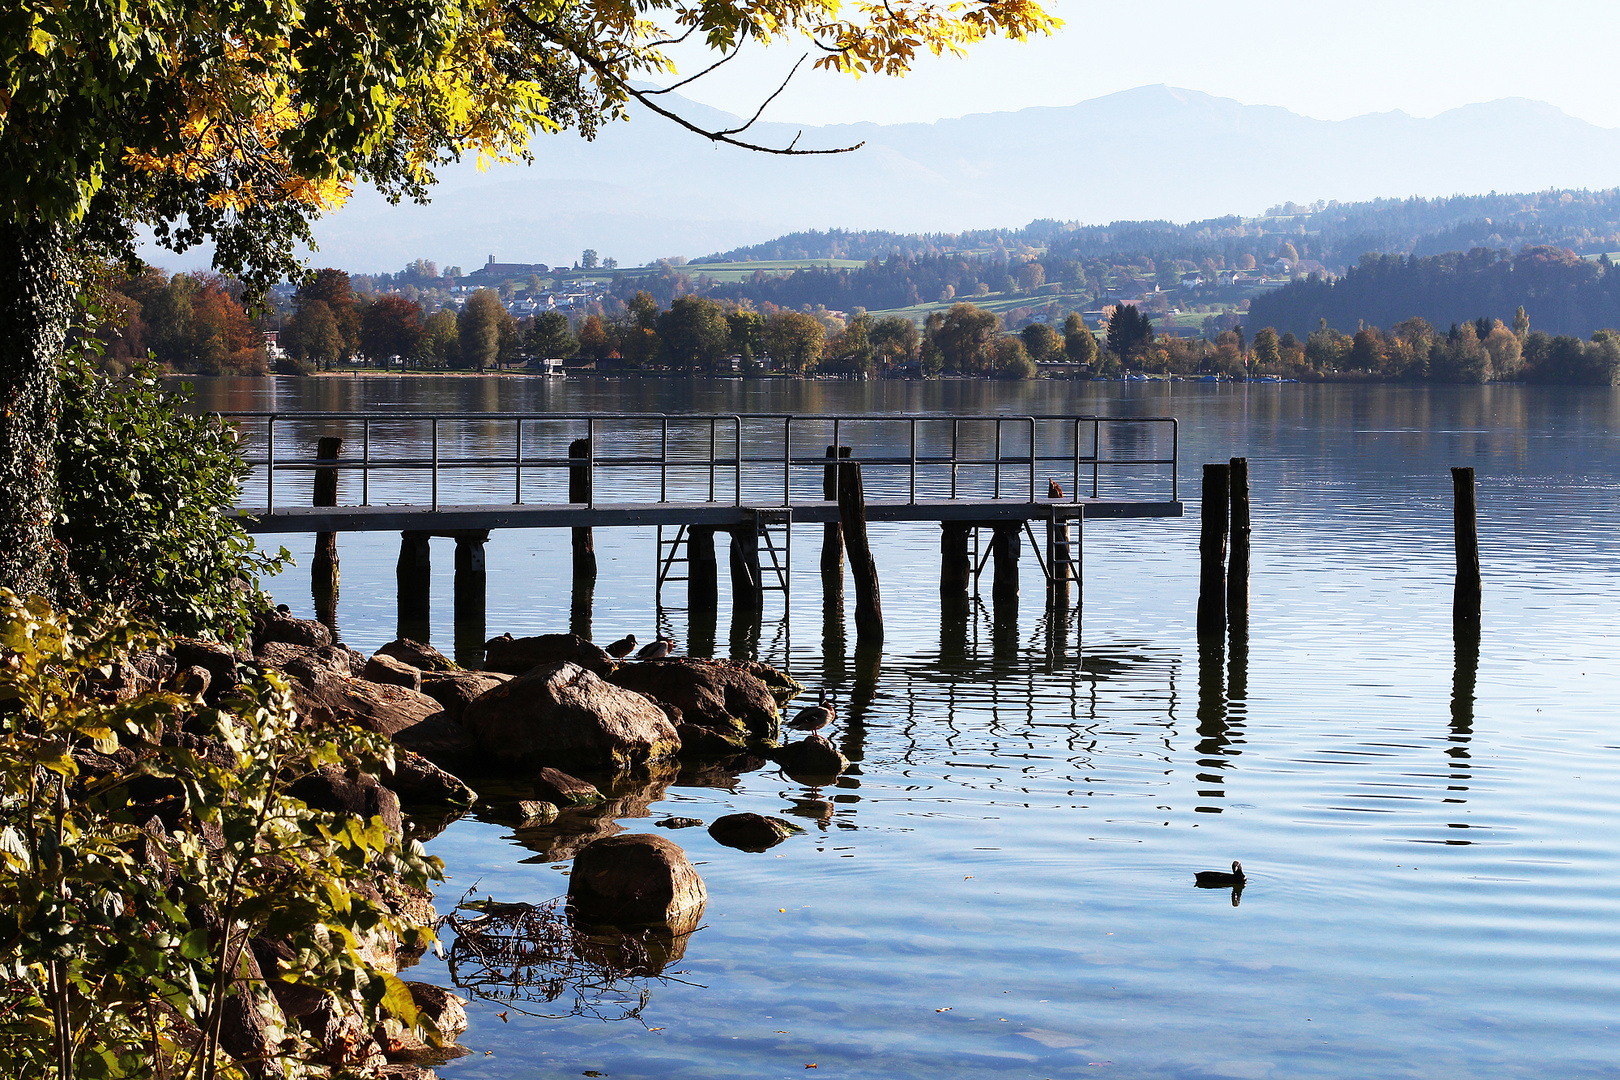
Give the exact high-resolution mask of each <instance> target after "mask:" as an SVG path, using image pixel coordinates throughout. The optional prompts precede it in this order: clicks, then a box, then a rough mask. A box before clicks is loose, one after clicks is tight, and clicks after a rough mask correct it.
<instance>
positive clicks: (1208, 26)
mask: <svg viewBox="0 0 1620 1080" xmlns="http://www.w3.org/2000/svg"><path fill="white" fill-rule="evenodd" d="M1048 10H1049V11H1051V12H1052V13H1054V14H1056V15H1057V16H1058V17H1060V18H1062V19H1063V20H1064V21H1065V23H1066V25H1065V27H1064V29H1063V30H1061V31H1059V33H1058V34H1057V35H1056V36H1055V37H1053V38H1051V39H1045V40H1037V41H1033V42H1030V43H1027V44H1024V45H1012V44H1007V43H1003V42H992V43H988V44H985V45H981V46H979V47H978V48H977V49H976V50H975V51H974V53H973V56H972V57H971V58H970V59H968V60H965V61H958V60H935V59H933V58H929V59H928V60H927V61H925V62H923V63H922V64H920V65H919V69H918V70H916V71H915V72H914V73H913V74H912V75H910V76H908V77H906V78H905V79H880V78H874V77H867V78H863V79H861V80H860V81H859V82H856V81H854V80H851V79H849V78H847V77H836V76H829V75H826V74H814V73H811V74H806V73H805V71H801V73H800V75H799V77H798V78H797V79H796V80H795V84H794V85H793V86H790V87H789V89H788V90H787V92H785V93H784V94H783V95H782V97H780V98H778V99H777V101H776V102H775V103H774V104H773V105H772V106H771V109H770V110H769V111H768V112H767V114H766V116H767V118H769V119H774V120H779V121H783V122H793V123H807V124H826V123H839V122H849V121H859V120H870V121H875V122H879V123H897V122H903V121H930V120H937V119H939V118H941V117H952V116H961V115H963V114H965V113H970V112H989V111H999V110H1007V109H1021V108H1025V107H1027V106H1031V105H1072V104H1074V103H1075V102H1078V101H1084V100H1086V99H1088V98H1095V97H1101V96H1103V95H1105V94H1110V93H1113V92H1115V91H1118V90H1126V89H1130V88H1131V87H1135V86H1143V85H1148V84H1152V83H1168V84H1169V85H1171V86H1180V87H1185V88H1187V89H1191V90H1201V91H1203V92H1205V93H1209V94H1215V95H1217V96H1221V97H1231V98H1236V99H1237V100H1239V101H1242V102H1244V103H1246V104H1253V105H1280V106H1282V107H1284V108H1287V109H1289V110H1291V111H1293V112H1298V113H1303V114H1304V115H1307V116H1313V117H1316V118H1318V119H1323V120H1338V119H1344V118H1345V117H1349V116H1356V115H1360V114H1362V113H1368V112H1382V111H1387V110H1391V109H1400V110H1403V111H1405V112H1408V113H1411V114H1412V115H1414V116H1433V115H1435V114H1436V113H1439V112H1443V111H1444V110H1446V109H1449V108H1454V107H1456V106H1458V105H1466V104H1470V103H1473V102H1478V101H1490V100H1494V99H1496V98H1502V97H1527V98H1534V99H1536V100H1540V101H1546V102H1549V103H1551V104H1553V105H1556V106H1558V107H1559V108H1561V109H1563V110H1564V111H1565V112H1567V113H1569V114H1570V115H1572V116H1577V117H1580V118H1581V119H1583V120H1587V121H1590V122H1592V123H1594V124H1599V125H1601V126H1603V127H1620V81H1617V79H1616V77H1615V74H1614V68H1613V64H1612V57H1613V56H1614V55H1615V54H1616V51H1617V47H1620V4H1615V3H1614V2H1613V0H1540V2H1537V3H1527V2H1524V0H1517V2H1506V0H1470V2H1459V0H1350V2H1341V3H1336V4H1324V3H1298V2H1284V0H1227V2H1223V3H1216V2H1213V0H1150V2H1146V3H1132V4H1121V3H1110V4H1103V3H1096V2H1094V0H1053V2H1052V3H1051V4H1050V5H1049V7H1048ZM802 51H803V50H802V49H792V48H788V47H785V46H783V47H777V48H774V49H772V50H770V51H769V53H767V52H765V51H763V50H754V51H753V53H752V54H751V55H745V56H743V57H740V58H739V59H738V60H737V61H736V62H735V63H734V64H732V65H730V66H729V67H728V68H727V69H722V71H721V72H719V73H716V74H715V75H713V76H710V77H709V78H707V79H705V80H704V81H702V82H700V83H697V84H694V85H693V86H691V87H689V88H687V89H686V90H683V91H682V92H683V93H685V94H687V95H688V96H690V97H692V98H694V99H695V100H698V101H702V102H704V103H705V104H710V105H715V106H718V107H721V108H725V109H729V110H730V111H732V112H745V111H746V112H752V110H753V108H755V107H757V104H758V102H759V101H760V100H761V99H762V98H763V97H764V96H765V94H767V93H769V91H770V90H771V89H774V88H775V85H776V83H777V82H779V81H780V79H781V77H782V74H783V73H785V72H786V70H787V68H788V67H790V66H791V64H792V62H793V60H794V59H796V58H797V56H798V55H799V54H800V53H801V52H802ZM682 66H683V69H684V71H685V72H686V73H691V72H694V71H696V70H699V69H700V68H701V66H702V64H701V62H699V58H698V56H697V54H695V53H694V54H693V56H692V57H691V59H690V61H683V63H682ZM806 68H808V64H807V65H806Z"/></svg>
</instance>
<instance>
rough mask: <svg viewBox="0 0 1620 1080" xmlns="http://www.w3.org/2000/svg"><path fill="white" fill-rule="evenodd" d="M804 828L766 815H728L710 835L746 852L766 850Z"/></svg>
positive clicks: (714, 824) (714, 827)
mask: <svg viewBox="0 0 1620 1080" xmlns="http://www.w3.org/2000/svg"><path fill="white" fill-rule="evenodd" d="M802 832H804V829H803V828H801V827H800V826H798V825H795V824H793V822H791V821H786V820H784V819H782V818H779V817H766V816H765V815H764V814H727V815H726V816H725V817H722V818H716V819H715V820H714V822H713V824H711V825H710V826H709V835H710V836H712V837H714V839H715V840H716V841H717V842H719V843H722V844H724V845H726V846H727V847H733V848H739V849H741V850H743V851H765V850H768V849H770V848H773V847H775V846H776V845H777V844H780V843H781V842H782V841H784V840H786V839H787V838H788V837H790V836H792V835H793V834H794V833H802Z"/></svg>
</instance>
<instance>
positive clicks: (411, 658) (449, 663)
mask: <svg viewBox="0 0 1620 1080" xmlns="http://www.w3.org/2000/svg"><path fill="white" fill-rule="evenodd" d="M377 652H379V653H381V654H382V655H383V656H392V657H393V658H394V659H395V660H403V661H404V662H405V663H407V664H409V665H411V667H413V668H416V669H418V670H419V671H423V672H428V671H457V670H459V668H458V667H457V665H456V662H455V661H454V660H452V659H450V658H449V657H448V656H446V655H444V653H442V652H440V651H439V650H438V649H435V648H434V647H433V646H431V645H428V644H425V643H423V642H420V641H412V640H411V639H410V638H396V639H395V640H393V641H390V642H389V643H388V644H386V645H384V646H383V647H382V648H380V649H378V650H377Z"/></svg>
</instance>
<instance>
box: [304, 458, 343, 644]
mask: <svg viewBox="0 0 1620 1080" xmlns="http://www.w3.org/2000/svg"><path fill="white" fill-rule="evenodd" d="M342 452H343V440H342V439H340V438H337V437H336V436H330V435H328V436H322V437H321V438H320V439H319V440H318V441H317V442H316V444H315V460H316V461H317V462H320V461H336V460H337V459H338V456H339V455H340V454H341V453H342ZM337 490H338V471H337V469H335V468H332V469H316V470H315V492H314V498H313V499H312V500H311V505H313V506H336V505H337ZM309 573H310V588H311V591H312V592H313V593H314V597H315V611H316V615H317V617H319V618H320V619H321V621H322V622H324V623H327V624H328V625H331V624H333V623H335V622H336V621H337V594H338V546H337V533H330V532H323V533H316V534H315V557H314V558H313V559H312V560H311V561H310V567H309Z"/></svg>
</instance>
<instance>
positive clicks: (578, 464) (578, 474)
mask: <svg viewBox="0 0 1620 1080" xmlns="http://www.w3.org/2000/svg"><path fill="white" fill-rule="evenodd" d="M568 456H569V457H570V458H571V459H574V460H575V463H574V464H570V465H569V466H568V501H569V502H571V503H589V502H590V501H591V465H590V457H591V440H589V439H575V440H574V441H573V442H571V443H569V444H568ZM574 577H575V578H576V579H578V578H582V577H588V578H590V579H591V581H592V582H594V581H595V580H596V538H595V536H594V535H593V534H592V532H591V528H590V526H588V525H587V526H583V527H575V529H574Z"/></svg>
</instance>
